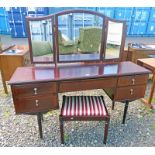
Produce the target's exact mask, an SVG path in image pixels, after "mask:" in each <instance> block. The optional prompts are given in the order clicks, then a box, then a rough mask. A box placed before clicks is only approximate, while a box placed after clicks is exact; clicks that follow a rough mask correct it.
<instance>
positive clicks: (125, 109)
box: [122, 101, 129, 124]
mask: <svg viewBox="0 0 155 155" xmlns="http://www.w3.org/2000/svg"><path fill="white" fill-rule="evenodd" d="M128 105H129V101H126V102H125V107H124V114H123V121H122V124H125V119H126V114H127V111H128Z"/></svg>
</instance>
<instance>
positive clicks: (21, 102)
mask: <svg viewBox="0 0 155 155" xmlns="http://www.w3.org/2000/svg"><path fill="white" fill-rule="evenodd" d="M14 104H15V110H16V113H17V114H18V113H36V112H44V111H48V110H50V109H57V108H58V96H57V95H56V94H46V96H37V97H36V96H33V97H26V98H21V97H19V98H14Z"/></svg>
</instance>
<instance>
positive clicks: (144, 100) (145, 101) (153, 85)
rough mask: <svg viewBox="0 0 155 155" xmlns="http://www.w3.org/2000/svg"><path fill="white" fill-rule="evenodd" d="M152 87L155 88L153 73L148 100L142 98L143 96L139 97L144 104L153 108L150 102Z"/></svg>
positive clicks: (154, 75)
mask: <svg viewBox="0 0 155 155" xmlns="http://www.w3.org/2000/svg"><path fill="white" fill-rule="evenodd" d="M154 89H155V74H153V77H152V86H151V91H150V94H149V98H148V100H146V99H144V98H142V99H141V101H142V102H143V103H144V104H145V105H146V106H148V107H149V108H153V106H152V104H151V102H152V98H153V93H154Z"/></svg>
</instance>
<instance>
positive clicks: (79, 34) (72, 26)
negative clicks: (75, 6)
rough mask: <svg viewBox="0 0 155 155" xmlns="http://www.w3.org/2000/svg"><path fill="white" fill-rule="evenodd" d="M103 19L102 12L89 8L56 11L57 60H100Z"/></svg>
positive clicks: (102, 40)
mask: <svg viewBox="0 0 155 155" xmlns="http://www.w3.org/2000/svg"><path fill="white" fill-rule="evenodd" d="M104 19H105V16H104V15H103V14H101V13H98V12H94V11H89V10H67V11H63V12H60V13H57V14H56V18H55V22H56V34H57V35H56V46H57V53H58V54H57V60H58V62H81V61H101V52H102V51H103V49H102V46H101V45H102V43H103V42H104V35H103V34H104V28H103V27H104V21H105V20H104Z"/></svg>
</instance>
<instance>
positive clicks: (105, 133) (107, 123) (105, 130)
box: [103, 120, 109, 144]
mask: <svg viewBox="0 0 155 155" xmlns="http://www.w3.org/2000/svg"><path fill="white" fill-rule="evenodd" d="M108 128H109V120H107V121H106V122H105V129H104V140H103V143H104V144H106V142H107V137H108Z"/></svg>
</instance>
